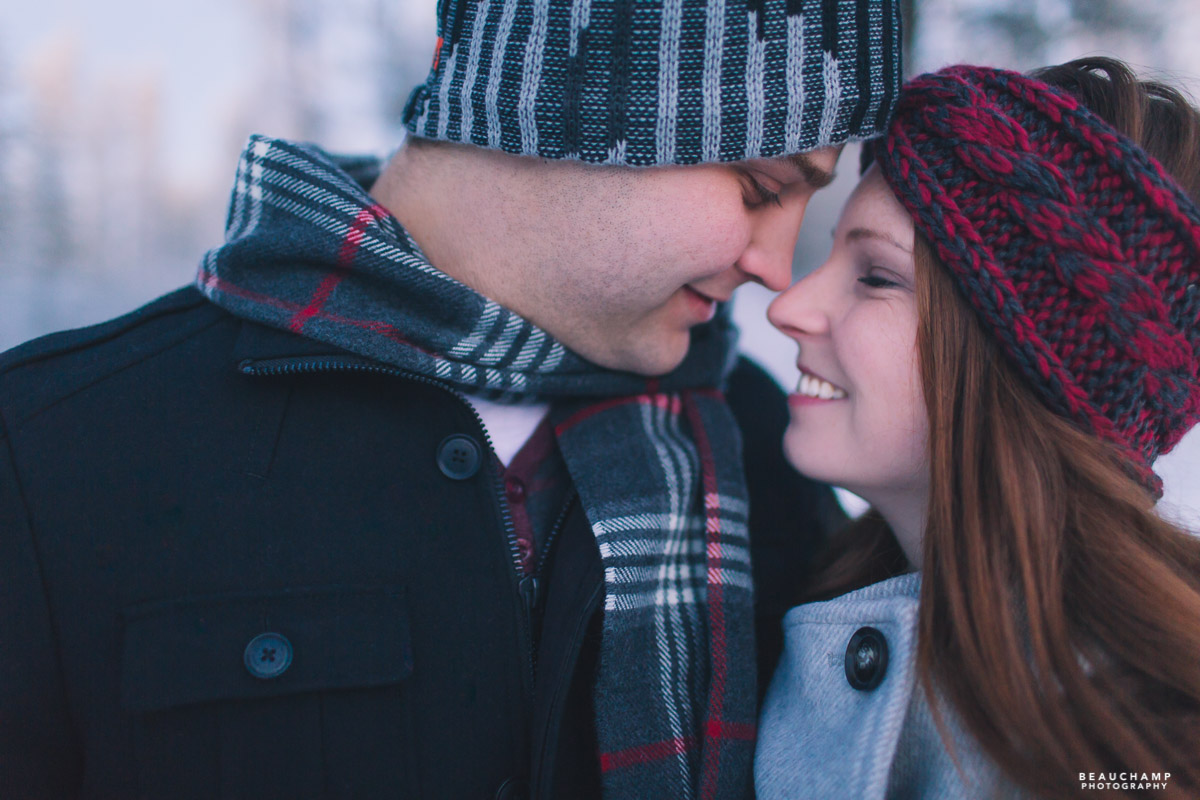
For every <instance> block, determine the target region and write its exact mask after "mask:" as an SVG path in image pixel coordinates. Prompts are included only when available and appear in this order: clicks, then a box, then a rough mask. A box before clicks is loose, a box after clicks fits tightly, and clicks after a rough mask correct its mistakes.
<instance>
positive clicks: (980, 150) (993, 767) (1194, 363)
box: [755, 59, 1200, 800]
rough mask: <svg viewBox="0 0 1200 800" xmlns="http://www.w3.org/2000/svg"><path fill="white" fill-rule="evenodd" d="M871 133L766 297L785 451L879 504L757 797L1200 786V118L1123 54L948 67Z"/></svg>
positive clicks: (768, 725)
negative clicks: (787, 340) (1178, 487)
mask: <svg viewBox="0 0 1200 800" xmlns="http://www.w3.org/2000/svg"><path fill="white" fill-rule="evenodd" d="M1088 109H1091V110H1088ZM865 155H866V156H867V159H865V161H867V160H870V159H873V160H874V161H875V162H876V163H875V164H873V165H872V166H870V167H869V169H867V171H866V173H865V174H864V176H863V178H862V180H861V182H860V184H859V186H858V187H857V189H856V190H855V192H854V194H853V195H852V196H851V198H850V199H849V201H848V202H847V204H846V207H845V209H844V210H843V212H842V217H841V219H840V221H839V223H838V226H837V229H836V231H835V233H834V246H833V250H832V253H831V255H830V257H829V259H828V260H827V261H826V262H825V263H824V264H823V265H822V266H821V267H820V268H818V269H817V270H816V271H815V272H813V273H812V274H810V275H809V276H807V277H806V278H804V279H803V280H801V281H800V282H799V283H797V284H796V285H795V286H793V287H792V288H791V289H789V290H788V291H787V292H785V293H784V294H782V295H781V296H780V297H779V298H777V299H776V300H775V302H774V304H773V305H772V307H771V309H770V311H769V316H770V318H771V321H772V323H773V324H775V326H776V327H778V328H779V329H781V330H782V331H784V332H785V333H786V334H787V335H789V336H790V337H792V338H793V339H795V340H796V341H797V342H798V343H799V345H800V355H799V360H798V365H799V367H800V369H801V373H802V374H801V378H800V383H799V386H798V387H797V390H796V392H795V393H794V394H793V395H792V396H791V397H790V403H791V407H792V420H791V424H790V427H789V428H788V430H787V433H786V435H785V440H784V447H785V450H786V452H787V454H788V457H789V460H791V462H792V463H793V464H794V465H795V466H796V467H797V468H798V469H799V470H800V471H801V472H804V473H805V474H807V475H809V476H811V477H814V478H818V479H821V480H825V481H828V482H830V483H833V484H836V485H840V486H844V487H846V488H848V489H850V490H852V491H854V492H856V493H858V494H860V495H861V496H863V497H864V498H866V499H867V500H868V501H870V502H871V504H872V507H873V511H872V512H871V513H870V514H868V515H867V516H866V517H864V518H863V519H861V520H859V521H858V522H857V523H856V524H855V525H853V526H852V528H851V530H849V531H847V532H846V535H845V536H843V537H840V539H839V541H838V542H837V543H836V545H835V550H834V551H833V552H831V553H830V554H829V560H828V562H827V563H826V565H825V567H824V569H823V571H822V572H821V573H820V575H819V577H818V579H817V586H816V588H815V589H814V591H813V592H812V593H811V597H812V600H813V602H810V603H806V604H805V605H801V606H798V607H796V608H794V609H792V610H791V611H790V612H789V613H788V616H787V617H786V618H785V621H784V630H785V636H786V640H787V645H786V649H785V653H784V655H783V657H782V659H781V662H780V665H779V667H778V669H777V671H776V673H775V676H774V679H773V681H772V683H771V686H770V689H769V691H768V695H767V699H766V703H765V706H764V710H763V714H762V717H761V720H760V731H759V744H758V750H757V753H756V760H755V782H756V788H757V792H758V797H759V798H760V799H761V800H768V799H769V798H782V797H788V798H797V797H855V798H872V797H885V796H886V797H921V798H925V797H990V796H1009V795H1013V794H1020V795H1023V794H1033V795H1035V796H1045V797H1076V796H1078V797H1088V796H1095V794H1096V790H1097V789H1111V788H1114V787H1115V788H1116V790H1117V791H1116V794H1118V795H1123V796H1153V797H1196V796H1200V541H1198V540H1196V539H1195V538H1192V537H1191V536H1189V535H1187V534H1186V533H1184V532H1182V531H1180V530H1179V529H1177V528H1175V527H1173V526H1171V525H1169V524H1168V523H1166V522H1164V521H1163V520H1161V519H1159V518H1158V517H1157V516H1156V515H1155V513H1154V510H1153V505H1154V501H1155V500H1156V499H1157V497H1158V495H1159V494H1160V493H1161V488H1160V483H1159V481H1158V479H1157V478H1156V477H1155V475H1154V473H1153V472H1152V470H1151V465H1152V463H1153V461H1154V459H1155V458H1156V457H1157V456H1158V455H1159V454H1161V453H1164V452H1166V451H1168V450H1170V449H1171V448H1172V447H1173V446H1174V445H1175V443H1176V442H1178V440H1179V438H1180V437H1181V436H1182V435H1183V434H1184V433H1185V432H1186V431H1187V430H1188V429H1189V428H1190V427H1191V426H1192V425H1193V424H1194V423H1195V422H1196V421H1197V419H1198V418H1200V325H1198V323H1197V317H1198V314H1200V288H1198V286H1197V284H1198V282H1200V212H1198V211H1197V202H1198V201H1200V116H1198V115H1197V112H1196V111H1195V110H1194V109H1192V108H1191V107H1190V106H1189V105H1188V104H1187V103H1186V102H1185V101H1184V100H1183V99H1182V98H1181V97H1180V96H1179V94H1178V93H1177V92H1175V91H1174V90H1172V89H1170V88H1167V87H1164V86H1161V85H1158V84H1154V83H1148V82H1139V81H1137V80H1136V79H1135V78H1134V77H1133V75H1132V74H1131V73H1130V71H1129V70H1128V68H1126V67H1125V66H1124V65H1123V64H1121V63H1119V62H1116V61H1112V60H1108V59H1088V60H1082V61H1076V62H1072V63H1070V64H1066V65H1063V66H1059V67H1052V68H1048V69H1046V70H1042V71H1039V72H1038V73H1036V74H1035V75H1034V76H1033V77H1025V76H1021V75H1018V74H1015V73H1010V72H1003V71H999V70H992V69H982V68H973V67H954V68H949V69H946V70H942V71H941V72H938V73H936V74H932V75H926V76H922V77H921V78H918V79H916V80H914V81H913V82H911V83H910V84H909V85H908V86H907V87H906V88H905V90H904V92H903V93H902V98H901V100H900V104H899V106H898V108H897V112H896V117H895V119H894V121H893V123H892V125H891V127H890V129H889V133H888V136H887V137H886V139H885V140H882V141H880V142H876V143H874V144H873V145H872V146H870V147H869V148H868V150H867V151H866V154H865ZM1168 174H1169V175H1171V176H1172V177H1170V178H1168V177H1166V176H1167V175H1168Z"/></svg>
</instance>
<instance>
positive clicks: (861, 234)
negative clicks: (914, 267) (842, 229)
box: [846, 228, 912, 255]
mask: <svg viewBox="0 0 1200 800" xmlns="http://www.w3.org/2000/svg"><path fill="white" fill-rule="evenodd" d="M860 239H878V240H880V241H882V242H887V243H888V244H890V245H891V246H892V247H895V248H896V249H898V250H903V251H904V252H905V253H908V254H909V255H912V250H910V249H908V248H907V247H905V246H904V245H902V244H900V243H899V242H898V241H896V240H895V239H894V238H893V237H892V236H891V234H887V233H884V232H883V231H876V230H872V229H871V228H852V229H850V230H849V231H848V232H847V233H846V241H847V242H854V241H858V240H860Z"/></svg>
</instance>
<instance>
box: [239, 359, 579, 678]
mask: <svg viewBox="0 0 1200 800" xmlns="http://www.w3.org/2000/svg"><path fill="white" fill-rule="evenodd" d="M264 361H265V362H266V366H263V362H259V361H255V360H254V359H244V360H243V361H241V362H240V363H239V364H238V370H239V371H240V372H241V373H242V374H243V375H254V376H273V375H301V374H305V373H320V372H339V371H342V372H370V373H375V374H378V375H390V376H393V377H397V378H404V379H406V380H411V381H416V382H417V383H423V384H425V385H427V386H433V387H436V388H438V389H442V390H444V391H446V392H448V393H449V394H452V395H454V397H456V398H458V400H459V402H461V403H462V404H463V405H465V406H466V407H467V408H468V409H469V410H470V411H471V415H472V416H473V417H475V422H476V424H478V426H479V430H481V431H483V438H484V441H485V442H487V446H488V453H489V455H492V456H493V457H494V455H495V452H496V449H495V447H494V446H493V445H492V437H491V435H490V434H489V433H488V430H487V426H486V425H484V424H483V418H482V417H481V416H479V412H478V411H476V410H475V406H473V405H471V402H470V401H469V400H467V397H466V395H464V394H463V393H462V392H460V391H458V390H457V389H455V388H454V387H453V386H451V385H450V384H448V383H445V382H444V381H439V380H437V379H435V378H430V377H428V376H425V375H421V374H419V373H415V372H409V371H408V370H403V369H399V368H398V367H388V366H384V365H382V364H379V363H377V362H374V361H368V360H365V359H364V360H362V361H327V360H313V361H309V360H297V359H295V358H291V359H285V360H282V363H272V361H274V359H264ZM492 473H493V480H492V488H493V494H494V497H495V499H496V502H497V503H498V505H499V507H500V517H501V519H502V520H503V522H504V535H505V538H506V539H507V540H508V551H509V555H510V556H511V558H512V565H513V576H514V578H515V579H516V584H517V595H518V596H519V597H520V598H521V608H522V609H523V610H524V612H525V614H524V617H525V620H524V621H525V639H526V641H527V642H528V645H529V660H528V664H529V691H530V692H531V693H532V691H533V682H534V678H535V675H536V673H535V670H536V666H535V664H536V661H537V652H536V650H535V648H534V641H533V639H534V637H533V612H534V607H535V604H536V603H537V601H538V599H539V598H538V594H539V592H538V584H539V581H538V576H539V572H540V569H541V566H542V562H544V561H545V554H546V552H548V548H549V544H550V538H549V537H548V538H547V541H546V544H547V547H546V548H544V549H543V553H542V557H541V559H540V560H539V563H538V568H537V569H535V570H534V573H533V575H528V576H527V575H525V571H524V569H523V567H522V562H521V549H520V546H519V545H518V543H517V532H516V528H514V526H513V521H512V512H511V511H510V510H509V507H508V501H507V499H506V498H505V496H504V481H503V479H502V476H501V475H500V474H499V472H498V471H496V470H492ZM569 508H570V504H569V503H568V504H567V506H566V508H565V509H564V511H563V513H562V514H561V515H560V522H561V520H562V519H564V518H565V517H566V509H569ZM555 525H556V527H557V525H558V523H555ZM554 534H555V531H554V530H552V531H551V537H553V536H554ZM529 580H532V581H533V582H532V583H530V584H528V588H526V581H529Z"/></svg>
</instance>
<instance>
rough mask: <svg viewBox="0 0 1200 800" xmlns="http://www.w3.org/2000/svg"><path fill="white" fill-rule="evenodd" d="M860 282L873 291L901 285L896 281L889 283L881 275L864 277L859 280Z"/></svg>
mask: <svg viewBox="0 0 1200 800" xmlns="http://www.w3.org/2000/svg"><path fill="white" fill-rule="evenodd" d="M858 282H859V283H861V284H863V285H864V286H867V287H870V288H872V289H889V288H891V287H893V286H899V285H900V284H898V283H896V282H895V281H889V280H888V279H887V278H884V277H883V276H881V275H864V276H863V277H861V278H859V279H858Z"/></svg>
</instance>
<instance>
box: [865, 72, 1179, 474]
mask: <svg viewBox="0 0 1200 800" xmlns="http://www.w3.org/2000/svg"><path fill="white" fill-rule="evenodd" d="M874 156H875V158H876V160H877V161H878V162H879V163H880V166H881V168H882V171H883V174H884V177H885V178H886V179H887V182H888V184H889V185H890V186H891V188H892V190H893V191H894V192H895V193H896V195H897V197H899V198H900V201H901V202H902V203H903V204H904V206H905V207H906V208H907V209H908V212H909V213H910V214H911V215H912V217H913V219H914V221H915V224H916V228H917V230H918V231H920V233H921V234H923V235H924V236H925V237H926V238H927V239H928V240H929V241H930V242H931V243H932V245H933V247H934V249H935V251H936V253H937V256H938V258H939V259H940V260H941V261H942V263H943V264H945V265H946V266H947V267H948V268H949V270H950V272H951V273H952V274H953V276H954V278H955V280H956V281H957V284H958V287H959V289H960V290H961V292H962V294H963V295H964V296H965V297H966V298H967V299H968V300H969V302H970V304H971V306H972V307H973V308H974V309H975V311H976V313H977V315H978V317H979V319H980V321H981V322H982V323H983V325H984V328H985V330H987V331H988V332H989V333H990V334H991V335H992V336H994V337H995V340H996V341H997V342H998V343H999V344H1000V346H1001V349H1002V350H1003V352H1004V353H1005V354H1006V355H1007V356H1008V358H1009V359H1010V360H1011V362H1012V363H1013V364H1014V365H1015V366H1016V368H1017V369H1018V370H1019V371H1020V372H1021V373H1022V374H1023V375H1024V376H1025V377H1026V378H1027V379H1028V381H1029V383H1030V385H1031V386H1032V387H1033V388H1034V390H1035V391H1036V392H1037V393H1038V394H1039V395H1040V397H1041V398H1042V399H1043V400H1044V401H1045V402H1046V403H1047V404H1048V405H1049V406H1050V407H1051V408H1052V409H1053V410H1054V411H1056V412H1057V413H1059V414H1061V415H1063V416H1065V417H1067V418H1069V419H1071V420H1073V421H1075V422H1076V423H1077V424H1078V425H1080V426H1082V427H1083V429H1084V430H1087V431H1090V432H1092V433H1094V434H1096V435H1098V436H1100V437H1101V438H1103V439H1105V440H1107V441H1109V442H1111V443H1113V444H1114V445H1116V446H1117V447H1118V448H1119V449H1120V451H1121V452H1123V453H1124V454H1125V455H1126V456H1127V457H1128V459H1129V462H1130V465H1131V466H1132V468H1133V472H1134V473H1135V474H1136V475H1137V476H1138V477H1139V478H1140V479H1141V480H1142V481H1143V482H1144V483H1145V484H1146V485H1147V487H1148V488H1150V489H1152V490H1153V491H1154V492H1155V494H1156V495H1161V491H1162V488H1161V481H1160V480H1159V479H1158V477H1157V476H1155V475H1154V473H1153V471H1152V470H1151V465H1152V464H1153V462H1154V460H1155V458H1157V457H1158V456H1159V455H1160V454H1162V453H1165V452H1168V451H1169V450H1170V449H1171V448H1172V447H1174V446H1175V444H1176V443H1177V442H1178V441H1179V439H1180V438H1181V437H1182V436H1183V434H1184V433H1186V432H1187V430H1188V429H1189V428H1191V427H1192V426H1193V425H1194V424H1195V423H1196V422H1197V420H1198V419H1200V326H1198V325H1197V321H1198V320H1197V316H1198V314H1200V289H1198V282H1200V212H1198V210H1197V208H1196V205H1195V204H1194V203H1193V202H1192V201H1191V199H1190V198H1189V197H1188V196H1187V194H1186V193H1185V192H1184V191H1183V190H1182V189H1181V188H1180V187H1179V186H1178V185H1177V184H1176V183H1175V182H1174V181H1173V180H1171V178H1170V177H1168V176H1167V175H1166V173H1165V172H1164V170H1163V168H1162V166H1161V165H1160V164H1159V163H1158V162H1157V161H1155V160H1154V159H1153V158H1151V157H1150V156H1149V155H1148V154H1147V153H1146V152H1145V151H1144V150H1142V148H1140V147H1139V146H1137V145H1136V144H1134V143H1133V142H1132V141H1130V140H1129V139H1128V138H1127V137H1125V136H1123V135H1122V134H1121V133H1119V132H1118V131H1116V130H1115V129H1114V128H1112V127H1111V126H1110V125H1108V123H1106V122H1105V121H1104V120H1102V119H1100V118H1099V117H1098V116H1096V115H1095V114H1093V113H1092V112H1090V111H1089V110H1088V109H1086V108H1084V107H1083V106H1082V105H1081V104H1080V103H1079V102H1078V101H1077V100H1076V99H1075V98H1074V97H1072V96H1070V95H1069V94H1067V93H1065V92H1061V91H1059V90H1056V89H1054V88H1052V87H1050V86H1048V85H1046V84H1044V83H1042V82H1040V81H1037V80H1034V79H1031V78H1028V77H1025V76H1023V75H1020V74H1017V73H1013V72H1006V71H1002V70H995V69H987V68H980V67H968V66H957V67H950V68H947V69H944V70H941V71H940V72H937V73H934V74H930V75H923V76H921V77H919V78H917V79H915V80H913V81H912V82H911V83H910V84H908V85H906V86H905V89H904V91H903V92H902V93H901V97H900V100H899V101H898V103H897V109H896V116H895V118H894V120H893V121H892V123H891V126H890V128H889V130H888V135H887V139H886V141H884V140H881V141H880V142H879V143H877V144H876V145H874Z"/></svg>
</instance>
